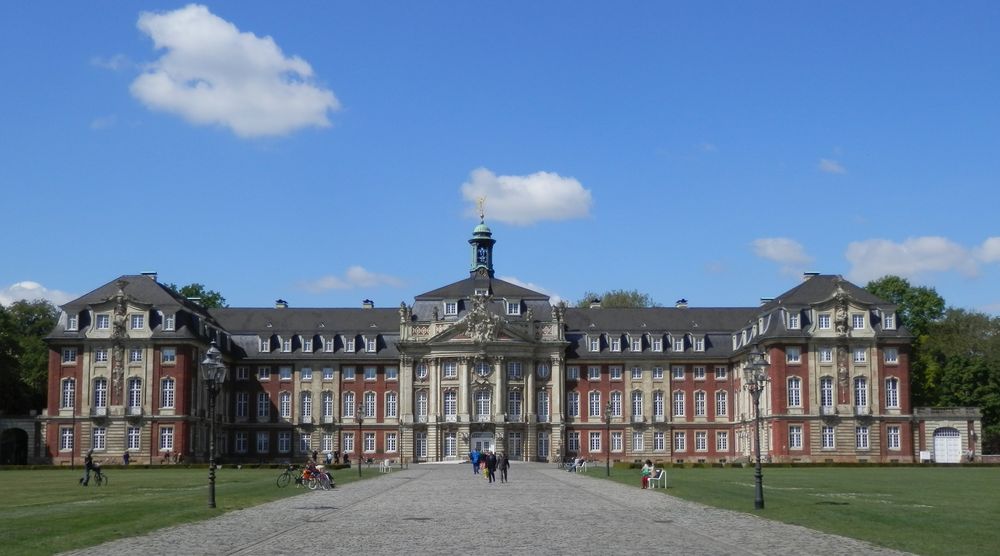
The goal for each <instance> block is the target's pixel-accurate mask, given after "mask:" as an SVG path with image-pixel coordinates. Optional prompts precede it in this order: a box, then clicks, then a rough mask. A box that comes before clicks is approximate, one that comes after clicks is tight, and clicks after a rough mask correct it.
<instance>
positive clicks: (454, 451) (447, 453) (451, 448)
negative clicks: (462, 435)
mask: <svg viewBox="0 0 1000 556" xmlns="http://www.w3.org/2000/svg"><path fill="white" fill-rule="evenodd" d="M457 455H458V433H454V432H447V433H445V435H444V457H446V458H453V457H455V456H457Z"/></svg>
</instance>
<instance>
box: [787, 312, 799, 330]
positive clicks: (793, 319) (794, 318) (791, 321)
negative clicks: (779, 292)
mask: <svg viewBox="0 0 1000 556" xmlns="http://www.w3.org/2000/svg"><path fill="white" fill-rule="evenodd" d="M788 329H789V330H798V329H799V314H798V313H789V314H788Z"/></svg>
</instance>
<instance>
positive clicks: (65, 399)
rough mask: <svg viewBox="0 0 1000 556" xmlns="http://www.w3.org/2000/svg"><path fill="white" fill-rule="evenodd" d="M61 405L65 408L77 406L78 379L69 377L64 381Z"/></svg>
mask: <svg viewBox="0 0 1000 556" xmlns="http://www.w3.org/2000/svg"><path fill="white" fill-rule="evenodd" d="M59 407H61V408H63V409H72V408H74V407H76V381H75V380H73V379H72V378H67V379H66V380H64V381H63V382H62V396H61V398H60V403H59Z"/></svg>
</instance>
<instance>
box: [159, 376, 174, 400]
mask: <svg viewBox="0 0 1000 556" xmlns="http://www.w3.org/2000/svg"><path fill="white" fill-rule="evenodd" d="M176 385H177V383H176V382H175V381H174V379H172V378H169V377H167V378H164V379H163V380H162V381H160V407H163V408H172V407H174V392H175V390H176Z"/></svg>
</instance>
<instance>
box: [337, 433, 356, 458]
mask: <svg viewBox="0 0 1000 556" xmlns="http://www.w3.org/2000/svg"><path fill="white" fill-rule="evenodd" d="M340 444H341V445H342V446H343V448H344V454H345V455H346V454H349V453H351V452H353V451H354V433H353V432H345V433H344V437H343V438H342V439H341V440H340Z"/></svg>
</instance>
